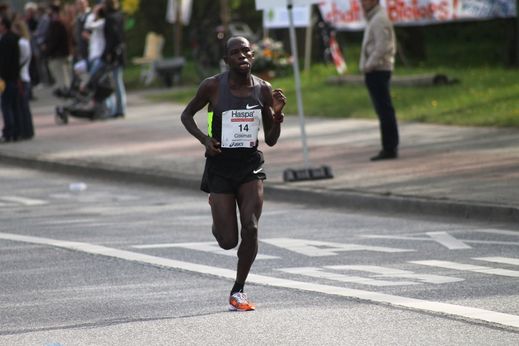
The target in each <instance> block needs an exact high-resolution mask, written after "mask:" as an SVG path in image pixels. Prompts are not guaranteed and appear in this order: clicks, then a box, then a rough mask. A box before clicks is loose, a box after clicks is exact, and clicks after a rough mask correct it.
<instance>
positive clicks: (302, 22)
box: [263, 6, 311, 29]
mask: <svg viewBox="0 0 519 346" xmlns="http://www.w3.org/2000/svg"><path fill="white" fill-rule="evenodd" d="M310 9H311V7H310V6H306V7H294V8H293V9H292V15H293V18H294V27H296V28H304V27H308V26H309V25H310V14H311V11H310ZM263 27H264V28H267V29H279V28H288V27H289V21H288V10H287V9H286V8H270V9H266V10H264V11H263Z"/></svg>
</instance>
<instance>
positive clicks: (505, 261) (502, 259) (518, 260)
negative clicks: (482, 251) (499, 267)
mask: <svg viewBox="0 0 519 346" xmlns="http://www.w3.org/2000/svg"><path fill="white" fill-rule="evenodd" d="M474 259H475V260H478V261H487V262H494V263H502V264H511V265H514V266H519V258H509V257H478V258H474Z"/></svg>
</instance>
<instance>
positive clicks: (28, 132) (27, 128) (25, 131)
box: [19, 82, 34, 139]
mask: <svg viewBox="0 0 519 346" xmlns="http://www.w3.org/2000/svg"><path fill="white" fill-rule="evenodd" d="M19 95H20V103H19V105H20V116H19V117H20V124H19V125H20V128H19V139H30V138H32V137H34V125H33V122H32V112H31V106H30V105H29V101H30V98H31V82H22V84H21V90H20V94H19Z"/></svg>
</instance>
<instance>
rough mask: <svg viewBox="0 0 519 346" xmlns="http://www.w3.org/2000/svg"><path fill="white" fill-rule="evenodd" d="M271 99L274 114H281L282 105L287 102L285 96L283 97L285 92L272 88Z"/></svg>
mask: <svg viewBox="0 0 519 346" xmlns="http://www.w3.org/2000/svg"><path fill="white" fill-rule="evenodd" d="M272 100H273V104H272V109H273V110H274V114H281V111H282V110H283V107H285V104H286V103H287V98H286V97H285V94H283V90H281V89H274V91H273V92H272Z"/></svg>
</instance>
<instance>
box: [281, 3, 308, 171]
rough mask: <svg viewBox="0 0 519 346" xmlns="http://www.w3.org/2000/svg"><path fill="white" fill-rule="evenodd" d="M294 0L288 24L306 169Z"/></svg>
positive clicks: (306, 160) (288, 6)
mask: <svg viewBox="0 0 519 346" xmlns="http://www.w3.org/2000/svg"><path fill="white" fill-rule="evenodd" d="M292 8H293V5H292V0H288V1H287V10H288V23H289V26H290V27H289V31H290V47H291V50H292V56H293V58H294V63H293V64H292V66H293V68H294V78H295V82H296V99H297V110H298V112H299V123H300V125H301V141H302V142H303V158H304V163H305V168H308V167H309V166H310V164H309V160H308V146H307V144H306V131H305V116H304V111H303V97H302V95H301V76H300V74H299V58H298V56H297V42H296V30H295V28H294V15H293V13H292Z"/></svg>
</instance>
